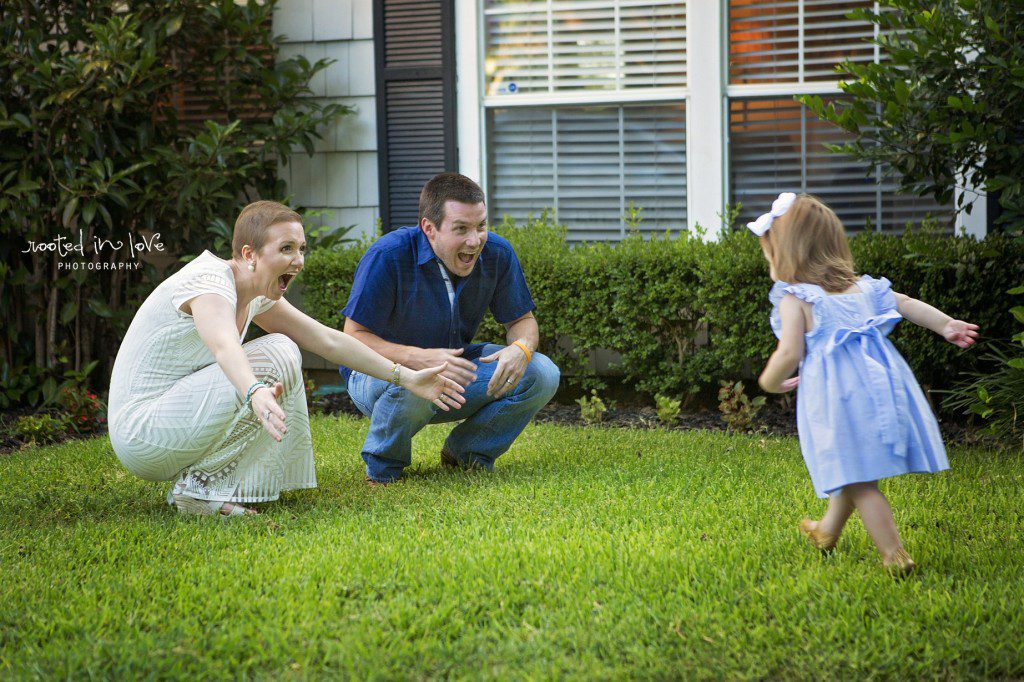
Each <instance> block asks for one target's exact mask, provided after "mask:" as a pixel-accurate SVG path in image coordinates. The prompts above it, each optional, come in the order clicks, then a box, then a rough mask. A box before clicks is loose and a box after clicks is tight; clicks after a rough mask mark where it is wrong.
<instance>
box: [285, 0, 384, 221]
mask: <svg viewBox="0 0 1024 682" xmlns="http://www.w3.org/2000/svg"><path fill="white" fill-rule="evenodd" d="M274 35H275V36H280V37H282V38H284V43H283V44H282V45H281V48H280V56H281V57H282V58H288V57H293V56H296V55H303V56H305V57H306V59H308V60H309V61H310V62H315V61H317V60H318V59H323V58H327V59H333V60H335V61H334V63H333V64H331V66H329V67H328V68H327V69H325V70H324V71H322V72H320V73H319V74H317V76H316V77H315V78H314V79H313V80H312V81H311V82H310V89H311V90H312V91H313V95H312V96H313V97H314V98H315V99H316V100H317V101H320V102H325V103H326V102H335V103H338V104H344V105H346V106H349V107H352V108H353V109H354V110H355V113H353V114H350V115H348V116H343V117H342V118H341V119H340V121H339V122H338V123H336V124H335V125H333V126H331V127H330V128H327V129H325V130H323V131H322V133H323V139H321V140H317V141H316V146H315V153H314V154H313V156H312V157H311V156H309V155H308V154H306V153H305V152H304V151H302V152H299V153H296V154H294V155H293V156H292V158H291V162H290V163H289V164H288V165H287V166H282V167H281V169H280V171H279V172H280V174H281V178H283V179H284V180H285V182H287V183H288V189H289V192H291V194H292V197H293V200H294V202H295V203H296V204H297V205H299V206H302V207H303V208H308V209H313V210H322V211H329V212H330V214H325V215H323V216H322V218H321V221H322V222H321V224H325V225H330V226H332V227H338V226H343V225H355V226H356V227H355V228H354V229H353V230H352V232H350V235H352V236H359V235H363V234H372V233H373V232H374V231H375V230H376V223H377V217H378V203H379V198H378V192H377V135H376V127H377V124H376V120H377V112H376V100H375V97H374V59H373V2H372V0H285V2H282V3H280V4H279V5H278V6H277V9H276V10H275V12H274Z"/></svg>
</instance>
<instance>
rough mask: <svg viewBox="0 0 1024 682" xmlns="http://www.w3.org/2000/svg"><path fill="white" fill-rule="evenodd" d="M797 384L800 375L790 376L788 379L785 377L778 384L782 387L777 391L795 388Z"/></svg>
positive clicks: (781, 391) (798, 383)
mask: <svg viewBox="0 0 1024 682" xmlns="http://www.w3.org/2000/svg"><path fill="white" fill-rule="evenodd" d="M799 385H800V375H799V374H797V375H796V376H795V377H792V378H790V379H786V380H785V381H783V382H782V383H781V384H779V388H780V389H782V390H780V391H779V393H785V392H786V391H792V390H793V389H794V388H796V387H797V386H799Z"/></svg>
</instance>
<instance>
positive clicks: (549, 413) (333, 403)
mask: <svg viewBox="0 0 1024 682" xmlns="http://www.w3.org/2000/svg"><path fill="white" fill-rule="evenodd" d="M314 409H317V410H319V411H320V412H322V413H324V414H351V415H356V416H362V413H361V412H360V411H359V409H358V408H357V407H356V406H355V404H354V403H353V402H352V399H351V398H349V397H348V395H347V394H338V395H331V396H327V397H325V398H321V399H318V400H316V401H315V402H314ZM534 421H535V422H537V423H539V424H561V425H563V426H594V425H593V424H587V423H586V422H584V421H583V418H582V417H581V415H580V408H579V405H575V404H568V405H566V404H560V403H549V404H547V405H545V406H544V407H543V408H541V410H540V412H538V413H537V416H536V417H534ZM597 425H598V426H601V427H618V428H627V429H657V428H668V429H670V430H673V431H692V430H694V429H705V430H708V431H727V430H728V425H727V424H726V423H725V420H724V419H722V415H721V413H720V412H718V411H717V410H713V409H708V408H703V409H695V410H687V411H684V412H681V413H680V415H679V419H678V420H677V421H676V423H675V424H673V425H672V426H670V427H665V426H664V425H662V424H661V423H660V422H659V421H658V413H657V411H656V410H655V409H654V408H653V407H648V406H646V405H635V406H634V405H618V406H617V407H616V408H614V409H609V410H608V411H607V412H605V414H604V418H603V419H602V420H601V421H600V422H599V423H598V424H597ZM939 427H940V429H941V430H942V436H943V438H944V439H945V440H946V442H947V443H956V444H966V445H976V444H979V443H982V442H983V439H982V437H981V436H979V434H978V433H977V430H976V429H974V428H971V427H970V426H969V425H965V424H958V423H953V422H949V421H943V422H939ZM750 432H751V433H761V434H765V435H772V436H796V435H797V433H796V404H795V402H794V404H793V405H791V406H788V407H787V406H786V405H784V404H783V403H782V402H781V401H770V402H768V403H766V404H765V405H764V406H763V407H762V408H761V410H760V412H758V413H757V416H756V417H755V418H754V424H753V426H752V427H751V429H750Z"/></svg>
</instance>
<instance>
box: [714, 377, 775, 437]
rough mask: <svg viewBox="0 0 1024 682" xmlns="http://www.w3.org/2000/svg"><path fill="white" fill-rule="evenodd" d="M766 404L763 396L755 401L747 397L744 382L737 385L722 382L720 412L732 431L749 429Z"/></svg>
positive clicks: (719, 402)
mask: <svg viewBox="0 0 1024 682" xmlns="http://www.w3.org/2000/svg"><path fill="white" fill-rule="evenodd" d="M764 403H765V397H764V396H763V395H759V396H757V397H756V398H754V399H750V398H749V397H747V394H746V392H745V391H744V390H743V382H742V381H737V382H736V383H731V382H729V381H722V382H721V388H720V389H718V411H719V412H721V413H722V419H724V420H725V423H726V425H728V427H729V430H730V431H746V430H747V429H749V428H750V426H751V425H752V424H753V423H754V417H756V416H757V413H758V412H760V411H761V408H762V407H763V406H764Z"/></svg>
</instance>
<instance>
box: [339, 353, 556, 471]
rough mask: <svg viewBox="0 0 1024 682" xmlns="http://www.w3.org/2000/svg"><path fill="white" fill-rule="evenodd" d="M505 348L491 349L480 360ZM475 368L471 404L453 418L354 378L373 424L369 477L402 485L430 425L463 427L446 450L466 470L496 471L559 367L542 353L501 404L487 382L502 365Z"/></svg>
mask: <svg viewBox="0 0 1024 682" xmlns="http://www.w3.org/2000/svg"><path fill="white" fill-rule="evenodd" d="M501 348H502V346H498V345H494V344H488V345H487V346H484V348H483V352H482V353H481V356H487V355H490V354H491V353H494V352H496V351H498V350H500V349H501ZM476 364H477V370H476V381H474V382H473V383H472V384H470V385H469V386H467V387H466V392H465V394H464V397H465V398H466V404H465V405H463V406H462V407H461V408H459V409H458V410H449V411H448V412H445V411H444V410H442V409H441V408H439V407H437V406H436V405H434V404H433V403H431V402H430V401H429V400H424V399H423V398H419V397H417V396H415V395H413V394H412V393H410V392H409V391H407V390H405V389H404V388H400V387H398V386H394V385H392V384H391V383H389V382H387V381H384V380H383V379H374V378H373V377H370V376H366V375H365V374H360V373H358V372H352V375H351V376H350V377H349V379H348V392H349V395H350V396H351V397H352V402H354V403H355V404H356V407H358V408H359V410H360V411H361V412H362V413H363V414H365V415H366V416H367V417H369V418H370V433H369V434H367V436H366V442H365V443H363V452H362V455H363V461H365V462H366V475H367V476H369V477H370V478H371V479H373V480H374V481H379V482H382V483H386V482H390V481H394V480H396V479H398V478H399V477H400V476H401V475H402V470H403V469H405V467H407V466H409V464H410V463H411V462H412V437H413V436H415V435H416V434H417V433H419V431H420V429H422V428H423V427H424V426H426V425H427V424H441V423H444V422H455V421H462V423H461V424H459V425H458V426H456V427H455V428H454V429H453V430H452V432H451V433H450V434H449V435H448V439H447V440H446V441H445V447H446V448H447V449H448V451H449V452H450V453H451V454H452V456H454V457H455V459H457V460H458V461H459V462H460V463H461V464H463V465H466V466H476V467H481V468H483V469H487V470H491V469H493V468H494V460H495V459H497V458H498V456H499V455H501V454H502V453H503V452H505V451H506V450H508V449H509V447H510V446H511V445H512V442H513V441H514V440H515V439H516V438H517V437H518V436H519V434H520V433H522V431H523V429H524V428H526V425H527V424H529V423H530V420H531V419H533V415H535V414H537V412H538V411H539V410H540V408H541V407H543V406H544V405H545V404H546V403H547V402H548V401H549V400H551V397H552V396H553V395H554V394H555V390H556V389H557V388H558V379H559V376H560V375H559V371H558V367H556V366H555V363H553V362H551V360H550V359H548V357H547V356H545V355H542V354H541V353H534V354H533V359H532V360H531V362H530V364H529V365H527V368H526V373H525V374H524V375H523V378H522V379H521V380H520V381H519V383H518V384H517V385H516V387H515V388H513V389H512V390H511V391H509V392H508V393H506V394H505V395H503V396H502V397H500V398H493V397H491V396H489V395H487V382H488V381H490V380H491V376H492V375H493V374H494V369H495V368H496V367H497V365H498V363H497V362H478V363H476ZM463 420H464V421H463Z"/></svg>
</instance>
